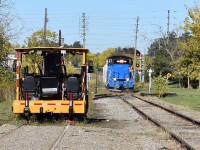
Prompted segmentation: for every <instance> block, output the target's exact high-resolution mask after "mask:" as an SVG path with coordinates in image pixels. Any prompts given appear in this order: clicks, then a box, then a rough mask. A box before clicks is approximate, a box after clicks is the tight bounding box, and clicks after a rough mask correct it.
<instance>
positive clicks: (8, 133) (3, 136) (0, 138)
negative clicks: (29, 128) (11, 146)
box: [0, 123, 27, 141]
mask: <svg viewBox="0 0 200 150" xmlns="http://www.w3.org/2000/svg"><path fill="white" fill-rule="evenodd" d="M26 124H27V123H22V124H21V125H19V126H17V127H16V128H14V129H11V130H10V131H8V132H6V133H5V134H4V135H2V136H1V137H0V141H1V140H2V139H3V138H5V137H6V136H8V135H10V134H11V133H12V132H14V131H16V130H18V129H20V128H21V127H22V126H24V125H26Z"/></svg>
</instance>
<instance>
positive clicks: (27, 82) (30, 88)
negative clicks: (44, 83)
mask: <svg viewBox="0 0 200 150" xmlns="http://www.w3.org/2000/svg"><path fill="white" fill-rule="evenodd" d="M22 91H23V95H24V97H25V93H26V92H28V99H31V98H32V97H33V96H36V82H35V78H34V77H33V76H26V77H25V78H24V81H23V84H22Z"/></svg>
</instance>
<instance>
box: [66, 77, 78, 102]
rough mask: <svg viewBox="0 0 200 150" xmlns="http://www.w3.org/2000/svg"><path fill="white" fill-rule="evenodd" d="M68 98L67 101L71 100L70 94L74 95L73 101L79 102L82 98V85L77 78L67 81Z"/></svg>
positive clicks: (70, 78) (69, 78)
mask: <svg viewBox="0 0 200 150" xmlns="http://www.w3.org/2000/svg"><path fill="white" fill-rule="evenodd" d="M66 86H67V89H66V95H65V96H66V97H67V99H70V93H72V99H73V100H77V99H79V98H80V97H81V92H80V91H81V89H80V83H79V80H78V78H77V77H75V76H71V77H68V78H67V81H66Z"/></svg>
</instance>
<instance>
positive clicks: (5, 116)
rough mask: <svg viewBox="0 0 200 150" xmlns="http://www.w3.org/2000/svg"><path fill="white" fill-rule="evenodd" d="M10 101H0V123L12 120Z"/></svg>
mask: <svg viewBox="0 0 200 150" xmlns="http://www.w3.org/2000/svg"><path fill="white" fill-rule="evenodd" d="M11 106H12V101H11V100H6V101H3V102H0V124H4V123H8V122H10V121H12V115H13V114H12V110H11Z"/></svg>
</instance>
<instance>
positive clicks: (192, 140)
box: [120, 96, 200, 150]
mask: <svg viewBox="0 0 200 150" xmlns="http://www.w3.org/2000/svg"><path fill="white" fill-rule="evenodd" d="M120 98H121V100H123V102H125V103H126V104H128V105H129V106H130V107H131V108H133V109H135V110H136V111H137V112H138V113H139V114H141V115H142V116H143V117H145V118H146V119H148V120H150V121H151V122H153V123H154V124H155V125H157V126H158V127H160V128H162V129H163V130H165V131H166V132H167V133H169V134H170V135H171V137H172V138H173V139H175V140H176V141H177V142H179V143H180V144H181V145H182V147H185V148H186V149H191V150H194V149H200V144H199V140H200V130H199V126H200V124H199V121H196V120H193V119H192V118H190V117H187V116H185V115H182V114H179V113H177V112H175V111H173V110H170V109H167V108H165V107H162V106H160V105H158V104H155V103H153V102H150V101H147V100H144V99H142V98H138V97H133V96H120Z"/></svg>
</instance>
